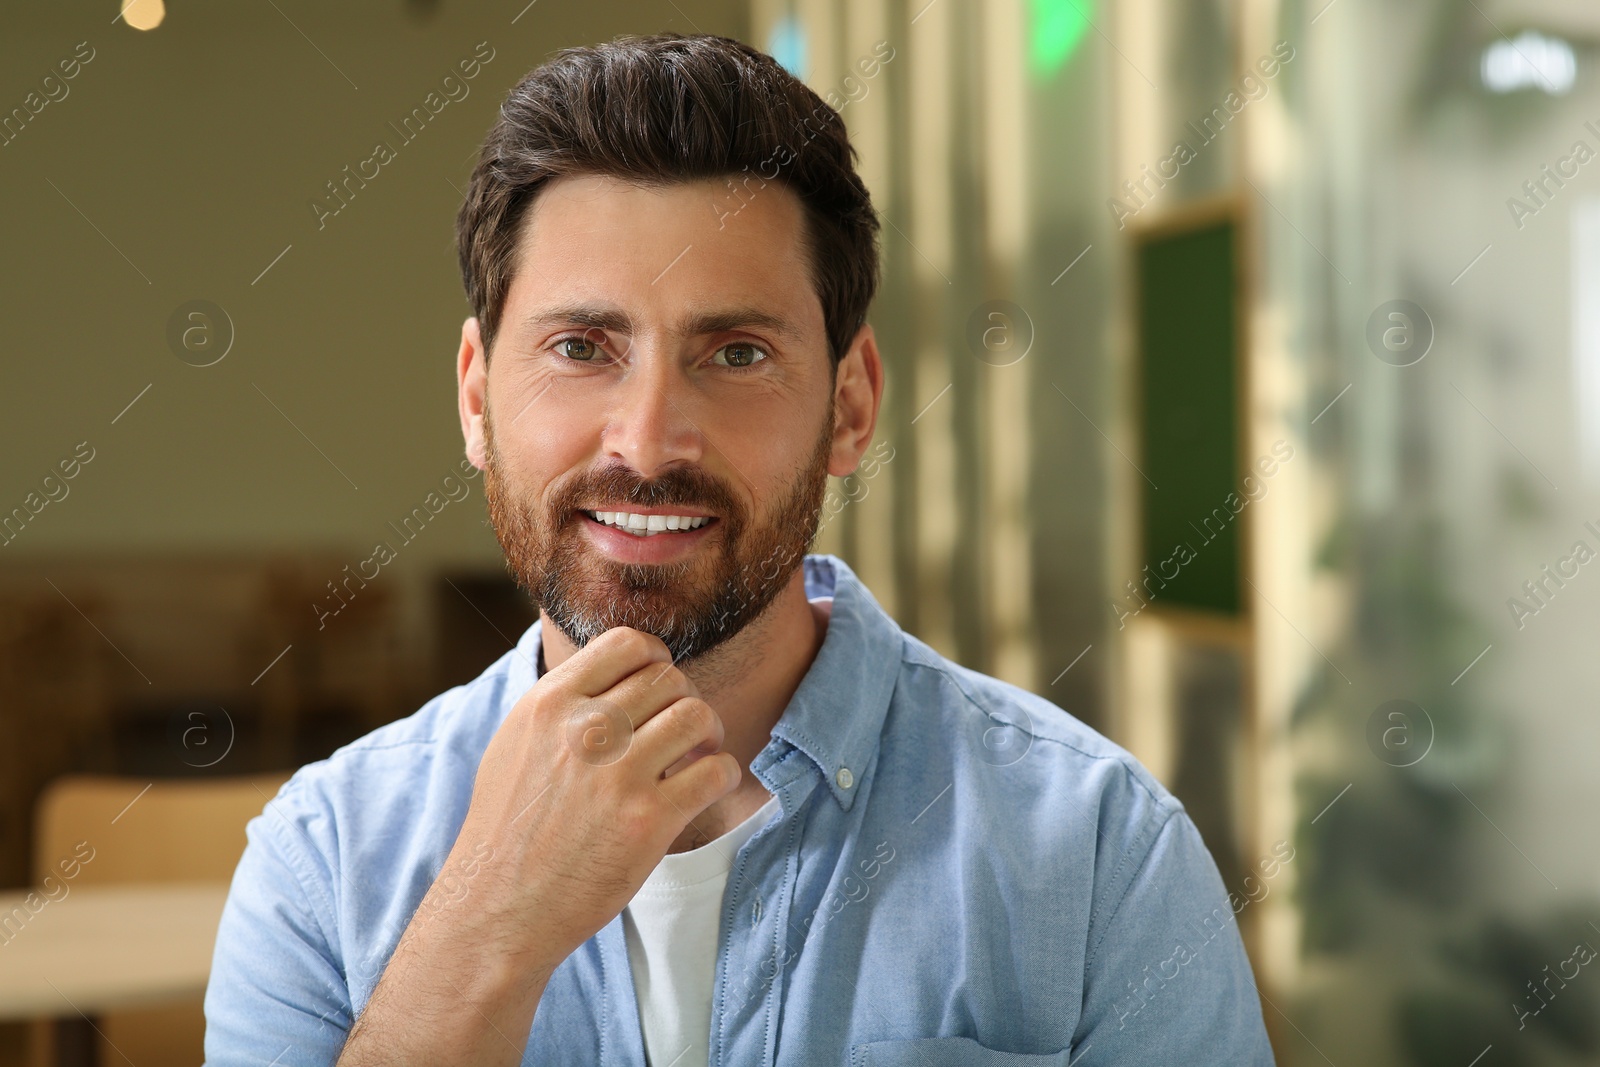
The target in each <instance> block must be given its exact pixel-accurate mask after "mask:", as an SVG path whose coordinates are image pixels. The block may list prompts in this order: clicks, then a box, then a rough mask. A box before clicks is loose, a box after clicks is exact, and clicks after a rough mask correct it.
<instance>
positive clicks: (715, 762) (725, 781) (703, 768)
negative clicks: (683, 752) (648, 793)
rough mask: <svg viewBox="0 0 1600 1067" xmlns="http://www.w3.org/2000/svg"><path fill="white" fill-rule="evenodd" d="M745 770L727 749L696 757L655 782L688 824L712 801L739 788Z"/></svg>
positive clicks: (714, 801) (713, 802)
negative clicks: (701, 757)
mask: <svg viewBox="0 0 1600 1067" xmlns="http://www.w3.org/2000/svg"><path fill="white" fill-rule="evenodd" d="M742 777H744V772H743V771H741V770H740V769H739V761H738V760H737V759H735V758H734V757H733V755H732V754H730V753H727V752H718V753H715V754H713V755H710V756H706V757H705V758H704V759H697V760H695V761H694V762H693V763H691V764H689V766H687V767H685V768H684V769H683V770H681V771H679V772H678V773H677V774H674V775H673V776H672V777H671V778H668V779H665V780H664V781H660V782H657V783H656V788H657V789H659V790H661V793H662V795H663V796H665V797H666V798H667V800H668V801H670V802H671V803H672V806H673V807H674V808H676V809H677V810H678V814H679V815H681V816H682V817H683V819H684V821H685V823H686V824H687V823H688V822H689V821H690V820H693V819H695V818H697V817H698V816H699V815H700V813H701V812H703V811H705V810H706V809H707V808H709V807H710V806H711V805H712V804H715V803H716V802H717V801H719V800H721V799H722V798H723V797H725V796H727V795H728V794H730V793H732V792H733V791H734V790H735V789H737V788H739V780H740V779H741V778H742Z"/></svg>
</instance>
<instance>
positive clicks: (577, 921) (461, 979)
mask: <svg viewBox="0 0 1600 1067" xmlns="http://www.w3.org/2000/svg"><path fill="white" fill-rule="evenodd" d="M458 238H459V249H460V255H461V263H462V272H463V277H464V279H465V283H466V288H467V294H468V297H469V299H470V301H471V303H472V306H473V310H474V312H475V314H474V316H473V317H472V318H469V319H467V320H466V323H465V325H464V327H463V329H462V337H461V347H460V351H459V355H458V358H457V369H458V383H459V407H460V415H461V425H462V430H463V433H464V434H465V439H466V451H467V457H468V459H469V460H470V461H471V462H472V463H473V464H474V465H475V466H477V467H479V468H481V469H482V470H483V471H484V475H485V493H486V496H487V498H488V502H489V513H490V517H491V520H492V522H493V525H494V529H495V532H496V534H497V536H498V538H499V540H500V544H501V546H502V548H503V549H504V551H505V554H506V558H507V561H508V564H509V566H510V568H511V570H512V571H513V573H514V574H515V575H516V577H517V579H518V580H519V582H520V583H521V584H522V585H523V586H524V587H525V588H526V589H527V591H528V593H529V594H530V595H531V597H532V598H533V599H534V600H535V601H536V602H537V603H538V604H539V606H540V616H539V621H538V623H536V624H535V625H534V626H533V627H532V628H531V629H530V630H529V631H528V632H527V633H526V634H525V635H524V636H523V637H522V639H521V641H520V642H519V643H518V645H517V647H516V648H514V649H513V650H512V651H511V652H509V653H507V654H506V655H505V656H504V657H502V658H501V659H500V660H499V661H498V662H497V663H495V664H494V665H493V666H492V667H490V668H489V669H488V670H487V671H485V672H484V674H483V675H482V676H481V677H479V678H478V679H477V680H476V681H474V682H472V683H470V684H468V685H466V686H462V687H459V688H457V689H453V690H451V691H450V692H447V693H445V694H443V695H441V696H439V697H437V698H435V699H434V700H432V701H430V702H429V703H428V704H427V705H426V706H425V707H424V708H422V710H421V711H419V712H418V713H417V714H415V715H413V716H412V717H410V718H408V719H405V720H402V721H400V722H397V723H394V724H391V725H389V726H386V727H384V728H382V729H380V730H378V731H376V732H374V733H373V734H371V735H369V736H368V737H366V738H364V739H362V740H360V741H358V742H356V743H354V744H352V745H350V746H347V747H346V748H344V749H341V750H340V751H339V752H337V753H335V754H334V755H333V756H332V757H331V758H330V759H328V760H325V761H323V762H321V763H316V764H312V765H311V766H309V767H306V768H303V769H302V770H301V771H300V772H299V773H298V774H297V775H296V776H295V777H294V778H293V779H292V780H291V781H290V782H289V783H288V784H287V785H285V786H284V788H283V790H282V791H281V792H280V793H279V794H278V796H277V797H275V798H274V799H273V801H272V802H271V803H270V804H268V805H267V808H266V810H265V811H264V812H263V813H262V815H261V816H260V817H258V818H256V819H255V820H253V821H252V822H251V824H250V827H249V845H248V847H247V849H246V851H245V855H244V858H243V859H242V860H241V862H240V865H239V869H238V872H237V874H236V875H235V878H234V884H233V891H232V894H231V896H230V898H229V901H228V905H227V909H226V911H225V913H224V916H223V920H222V926H221V929H220V931H219V934H218V940H217V949H216V962H215V967H214V970H213V973H212V981H211V986H210V989H209V991H208V993H207V998H206V1012H207V1016H208V1020H209V1027H208V1032H207V1037H206V1049H207V1056H208V1059H209V1060H210V1062H212V1063H214V1064H234V1063H263V1064H265V1063H273V1064H277V1065H280V1067H289V1065H295V1064H328V1063H332V1062H335V1061H337V1062H338V1063H340V1064H344V1065H367V1064H389V1065H393V1064H419V1065H423V1064H426V1065H440V1064H516V1063H528V1064H534V1063H537V1064H584V1063H608V1064H609V1063H616V1064H628V1065H642V1064H644V1063H646V1062H648V1063H651V1064H654V1065H655V1067H669V1065H672V1067H686V1065H688V1064H757V1063H767V1064H778V1063H782V1064H825V1063H826V1064H844V1063H847V1062H848V1063H851V1064H926V1065H929V1067H938V1065H944V1064H955V1063H962V1064H992V1065H997V1067H998V1065H1000V1064H1008V1065H1023V1064H1040V1065H1043V1064H1060V1065H1066V1064H1068V1063H1069V1062H1070V1063H1072V1064H1076V1065H1081V1067H1094V1065H1097V1064H1112V1063H1117V1064H1126V1063H1184V1064H1196V1063H1207V1064H1230V1065H1237V1064H1263V1063H1270V1062H1271V1060H1272V1056H1271V1051H1270V1049H1269V1047H1268V1045H1267V1042H1266V1038H1265V1034H1264V1030H1263V1026H1262V1019H1261V1014H1260V1007H1259V1004H1258V999H1257V994H1256V990H1255V985H1254V981H1253V979H1252V977H1251V973H1250V967H1249V963H1248V962H1247V960H1246V958H1245V956H1244V952H1243V949H1242V945H1241V942H1240V940H1239V936H1238V932H1237V926H1236V924H1235V923H1234V922H1233V911H1232V909H1231V908H1230V906H1229V903H1228V898H1227V895H1226V894H1225V892H1224V889H1223V886H1222V884H1221V880H1220V878H1219V877H1218V874H1217V870H1216V867H1215V865H1214V864H1213V863H1212V861H1211V858H1210V856H1209V855H1208V853H1207V852H1206V849H1205V846H1204V845H1203V844H1202V842H1201V840H1200V837H1199V835H1198V833H1197V832H1196V830H1195V828H1194V825H1193V824H1192V823H1191V822H1190V820H1189V818H1188V816H1187V815H1185V814H1184V812H1183V809H1182V807H1181V806H1180V805H1179V804H1178V802H1177V801H1176V800H1174V799H1173V798H1172V797H1171V796H1170V795H1169V794H1168V793H1167V792H1166V791H1165V790H1164V789H1163V788H1162V787H1161V786H1160V785H1159V784H1158V783H1156V782H1155V781H1154V779H1152V778H1151V777H1150V776H1149V775H1148V774H1147V773H1146V772H1145V771H1144V770H1143V769H1142V768H1140V767H1139V766H1138V764H1137V763H1135V762H1134V760H1133V759H1132V758H1131V757H1130V756H1129V755H1128V754H1127V753H1125V752H1123V751H1122V750H1121V749H1119V748H1117V747H1115V746H1114V745H1112V744H1111V743H1109V742H1108V741H1106V740H1105V739H1103V738H1101V737H1099V736H1098V735H1096V734H1095V733H1094V732H1093V731H1091V730H1089V729H1088V728H1087V727H1085V726H1083V725H1082V724H1081V723H1079V722H1078V721H1076V720H1075V719H1073V718H1072V717H1071V716H1069V715H1068V714H1067V713H1065V712H1064V711H1062V710H1060V709H1058V708H1056V707H1054V706H1053V705H1051V704H1049V703H1048V702H1046V701H1044V700H1042V699H1040V698H1038V697H1035V696H1032V695H1030V694H1028V693H1026V692H1023V691H1021V690H1019V689H1017V688H1015V687H1012V686H1008V685H1005V684H1004V683H1001V682H999V681H996V680H995V679H992V678H988V677H985V676H983V675H980V674H977V673H975V672H972V671H969V670H966V669H964V668H962V667H960V666H958V665H956V664H954V663H951V662H950V661H948V660H946V659H944V658H942V657H941V656H939V655H938V654H936V653H935V652H933V651H932V650H931V649H930V648H928V647H927V646H926V645H924V644H923V643H921V642H920V641H918V640H916V639H915V638H913V637H911V636H910V635H908V634H905V633H903V632H902V631H901V630H900V629H899V628H898V627H897V626H896V625H895V623H894V622H893V621H892V620H891V619H889V618H888V617H887V616H886V615H885V614H884V612H883V611H882V609H880V608H879V607H878V605H877V603H876V602H875V601H874V600H873V599H872V597H871V595H870V594H869V593H868V592H867V590H866V589H865V588H864V587H863V586H862V584H861V583H860V582H859V581H858V580H857V578H856V577H855V575H854V574H853V573H852V572H851V571H850V569H849V568H848V567H847V566H845V565H844V563H842V562H841V561H839V560H838V559H835V558H833V557H830V556H808V555H806V550H807V548H808V547H809V545H810V543H811V540H812V538H813V536H814V534H815V531H816V528H817V522H818V515H819V511H820V505H821V501H822V494H823V491H824V486H825V484H826V479H827V476H828V475H830V474H832V475H838V476H842V475H847V474H849V473H851V472H852V471H854V470H855V469H856V468H857V465H858V464H859V463H860V462H861V461H862V457H863V456H864V455H865V454H866V452H867V449H868V446H869V444H870V443H871V441H872V438H873V431H874V428H875V426H876V422H877V415H878V404H879V400H880V397H881V395H882V390H883V371H882V366H881V363H880V359H879V355H878V351H877V347H876V343H875V341H874V337H873V331H872V328H871V327H870V326H868V325H866V323H865V318H866V312H867V308H868V305H869V304H870V302H871V299H872V295H873V290H874V288H875V286H876V283H877V277H878V262H877V220H876V217H875V215H874V212H873V208H872V205H871V202H870V199H869V197H868V194H867V190H866V188H865V187H864V185H863V184H862V182H861V181H860V179H859V178H858V177H857V175H856V173H855V171H854V169H853V166H852V149H851V147H850V145H849V142H848V139H847V138H846V135H845V131H844V127H843V123H842V122H841V120H840V119H839V116H838V115H837V114H836V113H835V112H834V111H832V110H831V109H830V108H828V107H827V106H826V105H825V104H823V103H822V101H820V100H819V99H818V98H817V97H816V96H815V95H814V94H813V93H811V92H810V91H809V90H807V89H806V88H805V87H804V86H803V85H802V84H801V83H800V82H798V81H797V80H796V79H794V78H793V77H791V76H790V75H789V74H787V73H786V72H785V71H784V70H783V69H782V68H781V67H779V66H778V65H777V64H776V63H775V62H774V61H772V60H771V59H770V58H769V57H767V56H764V55H762V54H761V53H759V52H756V51H754V50H752V49H750V48H747V47H745V46H744V45H741V44H738V43H736V42H733V41H730V40H727V39H725V38H717V37H704V36H701V37H679V36H661V37H653V38H646V39H626V40H621V41H617V42H613V43H611V44H607V45H602V46H600V47H597V48H591V49H579V50H571V51H567V52H564V53H562V54H560V55H558V56H557V57H556V58H555V59H553V60H552V61H551V62H550V63H548V64H546V65H545V66H543V67H540V68H539V69H537V70H535V71H533V72H532V73H531V74H530V75H529V76H528V77H527V78H526V79H524V81H523V82H522V83H521V84H519V85H518V86H517V87H516V88H515V89H514V90H513V91H512V92H511V94H510V96H509V98H508V99H507V100H506V102H505V104H504V106H503V108H502V110H501V115H500V119H499V121H498V123H497V124H496V126H495V127H494V129H493V131H492V132H491V134H490V137H489V139H488V142H487V143H486V145H485V146H484V150H483V153H482V155H481V158H480V161H479V163H478V165H477V168H476V170H475V172H474V174H473V177H472V182H471V188H470V190H469V192H468V194H467V198H466V203H465V204H464V206H463V207H462V209H461V213H460V217H459V219H458Z"/></svg>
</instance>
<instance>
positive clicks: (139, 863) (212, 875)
mask: <svg viewBox="0 0 1600 1067" xmlns="http://www.w3.org/2000/svg"><path fill="white" fill-rule="evenodd" d="M287 778H288V774H287V773H282V774H269V775H260V776H252V777H236V778H221V777H218V778H195V779H174V780H160V781H156V782H151V781H150V780H149V779H140V778H122V777H111V776H101V775H69V776H66V777H62V778H57V779H56V780H55V781H53V782H51V783H50V785H49V786H48V787H46V789H45V791H44V793H43V794H42V795H41V796H40V798H39V804H38V807H37V808H36V809H35V832H34V856H33V868H34V879H35V882H36V884H37V882H39V881H41V880H42V879H43V877H44V876H45V875H46V874H49V873H56V874H57V876H58V877H59V872H58V871H57V870H56V867H57V864H58V863H59V862H60V861H61V860H63V859H68V858H71V857H72V856H73V850H74V848H75V846H76V845H77V844H78V842H81V841H88V842H89V843H90V844H91V845H92V846H93V848H94V858H93V860H91V861H90V862H88V863H85V864H83V865H82V866H81V868H80V869H79V872H78V875H77V877H76V878H75V879H73V884H74V885H75V886H83V885H126V884H130V883H144V884H150V883H173V882H221V883H227V882H228V881H230V880H231V879H232V877H233V870H234V868H235V867H236V866H237V865H238V863H239V857H240V856H241V855H242V854H243V853H244V846H245V836H244V826H245V823H247V822H248V821H250V819H251V818H253V817H254V816H256V815H258V814H260V812H261V809H262V808H263V807H265V806H266V803H267V801H268V800H270V799H272V797H273V795H274V794H276V793H277V791H278V787H279V786H280V785H282V784H283V782H284V781H285V780H287ZM147 787H148V788H147ZM32 1029H33V1039H32V1048H33V1058H32V1060H31V1061H30V1062H31V1063H33V1064H34V1065H36V1067H44V1065H45V1064H47V1063H48V1062H49V1057H50V1053H51V1048H50V1047H49V1046H50V1042H51V1029H50V1027H49V1025H48V1024H46V1023H38V1024H36V1025H35V1026H34V1027H33V1028H32ZM101 1029H102V1030H103V1031H104V1033H105V1039H106V1040H105V1041H103V1042H102V1048H101V1050H100V1061H99V1062H101V1063H121V1062H123V1057H124V1056H126V1057H127V1058H128V1059H130V1060H132V1062H134V1063H136V1064H138V1065H139V1067H165V1065H168V1064H170V1065H173V1067H177V1065H179V1064H182V1065H184V1067H193V1065H194V1064H198V1063H200V1062H202V1060H203V1059H204V1039H205V1016H204V1013H203V1011H202V1008H201V1001H200V999H199V998H196V999H194V1000H193V1001H191V1002H189V1003H184V1004H177V1005H172V1006H169V1007H164V1008H155V1009H145V1010H140V1011H125V1012H118V1013H114V1014H110V1015H106V1016H105V1017H104V1019H103V1021H102V1023H101ZM106 1042H109V1044H107V1043H106ZM109 1045H115V1046H116V1048H117V1049H118V1050H120V1054H118V1052H115V1051H112V1049H111V1048H110V1047H109Z"/></svg>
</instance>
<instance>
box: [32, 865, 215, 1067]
mask: <svg viewBox="0 0 1600 1067" xmlns="http://www.w3.org/2000/svg"><path fill="white" fill-rule="evenodd" d="M66 884H67V886H68V887H69V891H68V893H67V895H66V896H64V897H62V898H61V899H59V900H54V901H49V902H48V903H46V904H45V906H44V907H42V908H40V909H39V911H38V912H37V913H32V912H29V910H28V908H27V906H26V905H25V904H24V901H25V900H26V899H27V897H28V893H27V892H10V893H0V1021H9V1020H16V1019H38V1018H51V1019H54V1020H55V1021H56V1035H55V1036H56V1062H57V1063H59V1064H63V1065H66V1064H73V1065H80V1064H93V1063H95V1062H96V1059H97V1057H96V1053H97V1050H98V1045H97V1044H96V1040H95V1038H96V1028H97V1027H98V1025H99V1023H98V1017H99V1016H100V1015H101V1014H102V1013H104V1012H108V1011H116V1010H118V1009H123V1008H144V1007H154V1006H157V1005H161V1004H165V1003H169V1002H171V1001H175V1000H183V999H186V998H189V997H194V996H199V995H201V994H203V993H204V992H205V988H206V978H207V976H209V974H210V973H211V950H212V947H213V945H214V943H215V941H216V936H217V924H218V923H219V922H220V921H221V919H222V905H223V903H224V902H225V901H226V900H227V897H228V887H227V885H226V884H223V883H203V884H175V885H128V886H85V887H84V888H81V889H76V888H71V883H70V882H69V883H66ZM35 892H37V890H35ZM38 896H39V899H41V900H45V899H47V898H45V897H44V895H43V894H38Z"/></svg>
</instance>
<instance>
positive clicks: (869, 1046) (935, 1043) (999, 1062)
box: [850, 1037, 1072, 1067]
mask: <svg viewBox="0 0 1600 1067" xmlns="http://www.w3.org/2000/svg"><path fill="white" fill-rule="evenodd" d="M1071 1053H1072V1050H1071V1049H1070V1048H1068V1049H1062V1050H1061V1051H1060V1052H1047V1053H1044V1054H1043V1055H1034V1054H1029V1053H1023V1052H1001V1051H999V1050H998V1049H992V1048H984V1047H983V1046H982V1045H980V1044H978V1043H977V1042H976V1041H974V1040H972V1038H970V1037H925V1038H918V1039H915V1040H911V1041H870V1042H868V1043H866V1044H864V1045H852V1046H851V1048H850V1067H1068V1061H1069V1057H1070V1056H1071Z"/></svg>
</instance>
